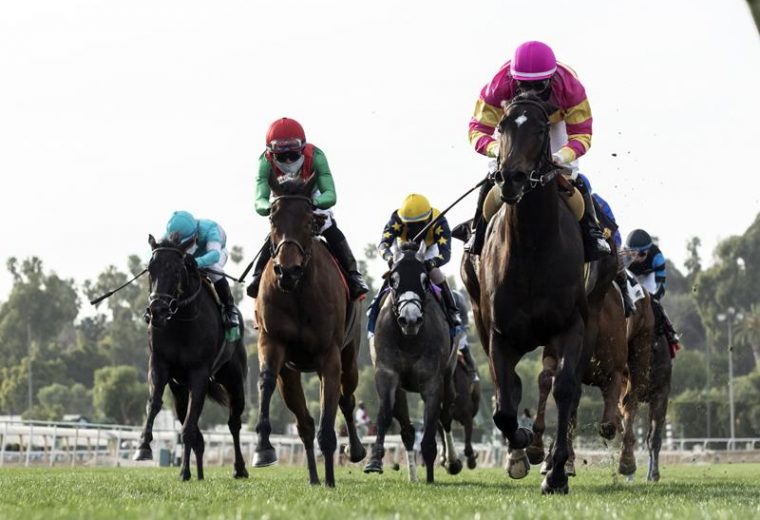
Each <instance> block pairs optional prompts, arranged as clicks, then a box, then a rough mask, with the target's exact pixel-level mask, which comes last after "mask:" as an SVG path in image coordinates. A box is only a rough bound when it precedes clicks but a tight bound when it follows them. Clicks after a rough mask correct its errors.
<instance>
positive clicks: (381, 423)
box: [364, 367, 398, 473]
mask: <svg viewBox="0 0 760 520" xmlns="http://www.w3.org/2000/svg"><path fill="white" fill-rule="evenodd" d="M397 388H398V374H396V373H395V372H391V371H390V370H388V369H385V368H382V367H380V368H377V369H376V370H375V389H376V390H377V395H378V396H379V397H380V407H379V409H378V412H377V437H376V438H375V444H374V445H373V446H372V455H371V456H370V459H369V462H368V463H367V465H366V466H364V473H382V472H383V457H384V456H385V432H386V430H388V428H390V427H391V421H392V420H393V410H394V408H395V400H396V395H397V394H396V389H397Z"/></svg>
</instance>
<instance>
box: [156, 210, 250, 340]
mask: <svg viewBox="0 0 760 520" xmlns="http://www.w3.org/2000/svg"><path fill="white" fill-rule="evenodd" d="M172 234H176V235H177V236H178V237H179V241H180V247H182V248H183V249H184V248H185V246H188V245H189V244H191V243H192V245H191V246H189V247H188V248H187V253H188V254H191V255H193V258H194V259H195V263H196V264H197V265H198V267H199V268H201V269H203V268H208V269H209V271H206V272H205V274H206V276H208V278H209V279H210V280H211V281H212V282H213V283H214V289H215V290H216V294H217V295H218V296H219V299H220V300H221V302H222V305H223V306H224V317H225V321H226V323H225V325H226V326H227V329H236V328H237V327H238V325H239V324H240V322H239V321H238V313H237V311H236V310H235V300H234V299H233V298H232V291H230V284H229V283H227V279H226V278H225V277H224V276H223V274H222V273H223V272H224V264H226V263H227V248H226V245H227V234H226V233H225V232H224V230H223V229H222V226H220V225H219V224H217V223H216V222H214V221H213V220H207V219H198V220H196V219H195V217H193V216H192V215H191V214H190V213H188V212H187V211H175V212H174V213H172V216H171V218H170V219H169V222H168V223H167V224H166V237H169V236H170V235H172Z"/></svg>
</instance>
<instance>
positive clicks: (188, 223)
mask: <svg viewBox="0 0 760 520" xmlns="http://www.w3.org/2000/svg"><path fill="white" fill-rule="evenodd" d="M197 232H198V221H197V220H195V217H193V216H192V215H191V214H190V213H188V212H187V211H175V212H174V213H172V216H171V218H170V219H169V223H168V224H166V236H170V235H171V234H172V233H177V234H178V235H179V239H180V243H184V242H186V241H188V240H190V239H192V238H194V237H195V234H196V233H197Z"/></svg>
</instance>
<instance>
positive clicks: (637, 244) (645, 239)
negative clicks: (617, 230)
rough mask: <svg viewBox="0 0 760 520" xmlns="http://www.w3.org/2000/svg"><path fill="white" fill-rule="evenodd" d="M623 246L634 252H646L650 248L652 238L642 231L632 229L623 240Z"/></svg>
mask: <svg viewBox="0 0 760 520" xmlns="http://www.w3.org/2000/svg"><path fill="white" fill-rule="evenodd" d="M625 245H626V247H627V248H628V249H633V250H635V251H647V250H648V249H649V248H650V247H652V237H651V236H650V235H649V233H647V232H646V231H644V230H643V229H634V230H633V231H631V232H630V233H629V234H628V237H627V238H626V239H625Z"/></svg>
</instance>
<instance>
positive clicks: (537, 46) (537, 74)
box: [511, 41, 557, 81]
mask: <svg viewBox="0 0 760 520" xmlns="http://www.w3.org/2000/svg"><path fill="white" fill-rule="evenodd" d="M511 69H512V70H511V72H512V77H513V78H515V79H516V80H517V81H539V80H544V79H549V78H551V77H552V75H553V74H554V72H555V71H556V70H557V58H555V57H554V51H552V49H551V47H549V46H548V45H546V44H545V43H542V42H537V41H530V42H525V43H523V44H522V45H520V46H519V47H517V49H516V50H515V56H514V58H513V59H512V66H511Z"/></svg>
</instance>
